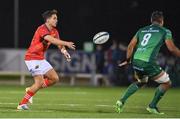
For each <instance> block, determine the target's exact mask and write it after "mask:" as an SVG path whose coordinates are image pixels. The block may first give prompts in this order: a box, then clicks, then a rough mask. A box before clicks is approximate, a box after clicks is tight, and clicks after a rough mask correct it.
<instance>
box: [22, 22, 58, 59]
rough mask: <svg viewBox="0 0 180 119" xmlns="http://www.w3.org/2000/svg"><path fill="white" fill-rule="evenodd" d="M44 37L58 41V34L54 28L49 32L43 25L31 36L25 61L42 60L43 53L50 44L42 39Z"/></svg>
mask: <svg viewBox="0 0 180 119" xmlns="http://www.w3.org/2000/svg"><path fill="white" fill-rule="evenodd" d="M46 35H51V36H53V37H55V38H58V39H59V33H58V31H57V29H56V28H53V29H52V30H51V31H50V30H49V29H48V28H47V26H46V25H45V24H43V25H41V26H39V27H38V28H37V30H36V32H35V34H34V36H33V39H32V41H31V45H30V47H29V48H28V50H27V52H26V54H25V60H43V59H44V54H45V51H46V50H47V49H48V47H49V45H50V44H51V43H50V42H48V41H47V40H45V39H44V37H45V36H46Z"/></svg>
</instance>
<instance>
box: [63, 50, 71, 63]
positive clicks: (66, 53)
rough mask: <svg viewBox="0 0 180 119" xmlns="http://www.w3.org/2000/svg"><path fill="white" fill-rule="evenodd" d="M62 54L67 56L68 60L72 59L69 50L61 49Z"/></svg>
mask: <svg viewBox="0 0 180 119" xmlns="http://www.w3.org/2000/svg"><path fill="white" fill-rule="evenodd" d="M61 52H62V54H63V55H64V57H65V58H66V60H67V61H68V62H70V61H71V55H70V54H69V53H68V52H67V50H61Z"/></svg>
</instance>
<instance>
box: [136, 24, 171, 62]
mask: <svg viewBox="0 0 180 119" xmlns="http://www.w3.org/2000/svg"><path fill="white" fill-rule="evenodd" d="M135 37H136V38H137V40H138V42H137V46H136V50H135V52H134V56H133V60H136V59H137V60H141V61H145V62H154V61H155V60H156V57H157V55H158V53H159V50H160V47H161V46H162V45H163V44H164V42H165V40H172V34H171V31H170V30H168V29H166V28H164V27H161V26H159V25H155V24H152V25H149V26H146V27H143V28H141V29H139V30H138V32H137V33H136V35H135Z"/></svg>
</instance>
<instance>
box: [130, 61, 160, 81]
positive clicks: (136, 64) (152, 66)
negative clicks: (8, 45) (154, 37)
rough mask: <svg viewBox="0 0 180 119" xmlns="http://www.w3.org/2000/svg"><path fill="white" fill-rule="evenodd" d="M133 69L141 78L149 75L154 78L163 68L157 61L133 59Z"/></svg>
mask: <svg viewBox="0 0 180 119" xmlns="http://www.w3.org/2000/svg"><path fill="white" fill-rule="evenodd" d="M132 64H133V69H134V71H135V73H136V75H138V77H139V78H141V77H144V76H148V77H149V78H153V77H154V76H157V75H158V74H160V73H161V72H162V68H161V67H160V66H159V65H157V64H156V63H155V62H144V61H141V60H135V59H134V60H133V62H132Z"/></svg>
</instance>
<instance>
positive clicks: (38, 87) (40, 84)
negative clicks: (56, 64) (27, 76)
mask: <svg viewBox="0 0 180 119" xmlns="http://www.w3.org/2000/svg"><path fill="white" fill-rule="evenodd" d="M43 83H44V82H43V81H41V82H37V83H35V84H34V86H35V88H36V89H40V88H41V87H42V85H43Z"/></svg>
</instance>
